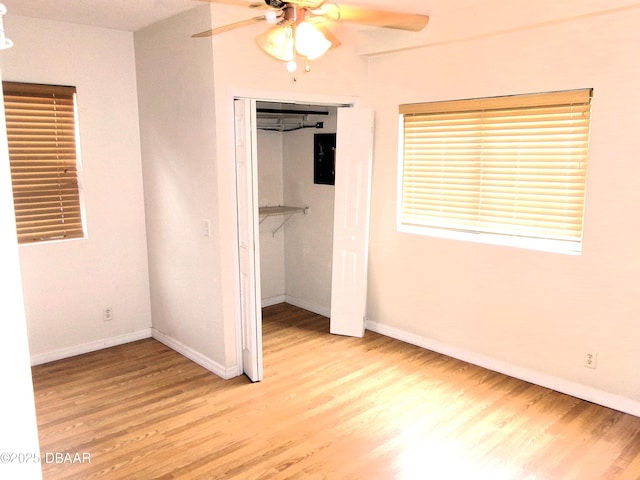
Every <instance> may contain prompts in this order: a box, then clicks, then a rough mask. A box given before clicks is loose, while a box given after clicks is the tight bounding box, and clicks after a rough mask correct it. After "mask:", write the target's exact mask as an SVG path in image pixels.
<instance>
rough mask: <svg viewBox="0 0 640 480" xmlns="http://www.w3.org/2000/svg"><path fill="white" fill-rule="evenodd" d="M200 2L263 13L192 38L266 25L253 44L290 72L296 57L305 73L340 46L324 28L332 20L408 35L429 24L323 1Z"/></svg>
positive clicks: (401, 15) (407, 15) (408, 15)
mask: <svg viewBox="0 0 640 480" xmlns="http://www.w3.org/2000/svg"><path fill="white" fill-rule="evenodd" d="M204 1H208V2H211V3H224V4H230V5H242V6H245V7H249V8H251V9H255V10H263V9H264V10H266V11H265V13H264V14H262V15H257V16H254V17H251V18H248V19H246V20H241V21H239V22H234V23H230V24H228V25H223V26H221V27H216V28H213V29H211V30H207V31H205V32H200V33H196V34H195V35H192V37H194V38H199V37H209V36H211V35H217V34H220V33H224V32H228V31H230V30H234V29H236V28H240V27H244V26H248V25H253V24H256V23H261V22H266V23H267V24H270V25H271V27H270V28H268V29H267V30H266V31H265V32H263V33H262V34H260V35H258V36H257V37H256V43H257V44H258V46H259V47H260V48H261V49H262V50H264V51H265V52H266V53H268V54H269V55H271V56H272V57H274V58H277V59H278V60H282V61H283V62H286V64H287V69H288V70H289V71H290V72H292V73H293V72H295V71H296V69H297V63H296V58H297V57H302V58H304V59H305V70H306V71H309V61H310V60H314V59H316V58H319V57H320V56H322V55H324V53H326V52H327V51H328V50H329V49H330V48H335V47H337V46H339V45H340V41H339V40H338V39H337V38H336V37H335V36H334V35H333V34H332V33H331V32H330V31H329V30H328V28H327V25H328V24H329V23H330V22H332V21H342V22H349V23H356V24H360V25H367V26H373V27H382V28H393V29H397V30H406V31H412V32H417V31H420V30H422V29H423V28H424V27H425V26H426V25H427V22H428V21H429V17H428V16H426V15H419V14H411V13H399V12H392V11H386V10H378V9H373V8H369V7H363V6H357V5H349V4H343V3H333V2H331V1H327V0H264V2H255V3H247V2H243V1H242V0H204Z"/></svg>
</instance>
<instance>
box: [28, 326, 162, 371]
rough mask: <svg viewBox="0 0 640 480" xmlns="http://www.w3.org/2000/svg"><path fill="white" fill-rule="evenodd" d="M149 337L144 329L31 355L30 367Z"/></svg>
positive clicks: (147, 331)
mask: <svg viewBox="0 0 640 480" xmlns="http://www.w3.org/2000/svg"><path fill="white" fill-rule="evenodd" d="M150 337H151V328H145V329H143V330H138V331H137V332H131V333H125V334H124V335H118V336H116V337H109V338H103V339H102V340H96V341H94V342H89V343H82V344H80V345H74V346H72V347H67V348H61V349H59V350H53V351H51V352H47V353H39V354H36V355H31V365H32V366H33V365H41V364H43V363H48V362H53V361H55V360H61V359H63V358H69V357H75V356H76V355H82V354H84V353H90V352H95V351H97V350H102V349H104V348H109V347H115V346H116V345H123V344H125V343H130V342H135V341H137V340H142V339H144V338H150Z"/></svg>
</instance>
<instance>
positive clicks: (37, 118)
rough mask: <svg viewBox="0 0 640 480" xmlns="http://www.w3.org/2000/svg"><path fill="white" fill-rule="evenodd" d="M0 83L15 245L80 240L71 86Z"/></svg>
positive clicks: (74, 121)
mask: <svg viewBox="0 0 640 480" xmlns="http://www.w3.org/2000/svg"><path fill="white" fill-rule="evenodd" d="M2 86H3V90H4V104H5V105H4V108H5V117H6V122H7V137H8V141H9V163H10V165H11V180H12V184H13V200H14V204H15V213H16V226H17V230H18V243H21V244H24V243H33V242H40V241H48V240H61V239H69V238H82V237H83V236H84V228H83V221H82V209H81V203H80V192H79V187H78V163H79V162H78V158H77V153H76V152H77V148H76V114H75V110H76V109H75V93H76V92H75V87H62V86H53V85H37V84H27V83H16V82H2Z"/></svg>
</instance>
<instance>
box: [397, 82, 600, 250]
mask: <svg viewBox="0 0 640 480" xmlns="http://www.w3.org/2000/svg"><path fill="white" fill-rule="evenodd" d="M590 99H591V90H590V89H588V90H578V91H571V92H558V93H548V94H536V95H524V96H513V97H498V98H492V99H478V100H463V101H455V102H436V103H430V104H417V105H402V106H401V107H400V113H401V114H402V115H403V124H404V145H403V150H404V158H403V176H402V206H401V223H403V224H405V225H414V226H424V227H436V228H444V229H453V230H461V231H471V232H474V233H493V234H502V235H515V236H520V237H531V238H544V239H553V240H564V241H568V242H580V241H581V239H582V224H583V210H584V198H585V183H586V171H587V158H588V144H589V125H590Z"/></svg>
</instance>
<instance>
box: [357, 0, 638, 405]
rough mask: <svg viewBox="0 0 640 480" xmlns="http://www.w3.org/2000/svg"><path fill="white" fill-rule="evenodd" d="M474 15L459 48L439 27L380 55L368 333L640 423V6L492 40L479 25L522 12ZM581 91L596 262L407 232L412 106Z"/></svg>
mask: <svg viewBox="0 0 640 480" xmlns="http://www.w3.org/2000/svg"><path fill="white" fill-rule="evenodd" d="M562 3H563V4H564V3H565V2H562ZM567 3H575V4H576V6H578V4H579V3H580V2H567ZM595 3H597V2H595ZM622 3H624V2H622ZM566 7H567V6H566V5H564V8H563V10H567V8H566ZM605 7H606V5H605ZM554 8H556V7H551V6H548V9H547V10H545V11H544V12H543V14H537V15H542V16H544V13H546V14H549V13H551V12H552V11H553V10H554ZM475 13H476V15H475V17H474V18H471V16H468V17H467V16H463V17H461V18H460V19H459V20H458V23H457V24H452V30H453V31H454V32H458V33H459V34H460V36H459V37H458V39H456V38H452V37H450V35H451V33H448V32H445V31H444V30H439V29H438V26H437V25H436V26H435V27H434V28H435V31H434V36H433V37H431V38H430V42H431V43H430V45H429V46H426V47H423V48H420V49H416V50H411V51H407V52H404V53H397V54H394V55H382V56H375V57H371V63H370V72H369V73H370V76H369V79H370V89H369V92H368V95H367V98H368V100H369V101H370V103H371V105H373V107H374V108H375V110H376V114H377V118H376V143H375V158H374V174H373V202H372V220H371V251H370V276H369V279H370V282H369V284H370V288H369V320H370V321H371V322H373V323H374V324H376V325H375V326H376V328H380V329H381V330H383V331H387V332H391V333H393V334H395V335H399V336H401V337H404V338H410V339H413V340H415V341H416V342H418V343H423V344H426V345H439V346H440V347H442V348H443V349H444V350H446V351H449V352H452V353H457V354H459V355H462V356H465V357H467V358H468V359H471V360H477V361H480V362H481V363H482V362H484V363H488V364H492V365H500V366H502V367H506V370H508V371H511V372H512V373H517V372H525V375H528V376H529V377H531V378H530V379H532V380H533V381H536V380H538V381H540V380H542V379H546V381H548V382H547V383H552V384H553V385H554V386H555V387H556V388H559V389H565V390H567V389H569V390H572V391H573V392H574V393H578V394H582V395H583V396H587V397H588V396H592V397H593V396H597V397H598V398H599V400H600V401H602V400H603V399H612V403H613V404H616V405H618V406H619V407H620V408H626V409H627V410H631V411H634V412H636V413H640V408H639V407H640V403H638V402H640V383H638V381H637V372H638V369H639V368H640V355H639V353H640V351H639V350H638V345H640V323H638V321H637V319H638V317H639V316H640V284H639V283H638V281H637V279H638V275H639V274H640V256H639V255H638V254H637V252H636V249H637V246H638V245H639V244H640V224H638V222H635V221H633V220H631V221H629V217H628V215H629V214H630V213H631V214H632V215H633V213H632V212H633V211H635V208H636V206H637V205H638V202H639V201H640V196H639V194H638V192H639V191H640V189H639V188H638V179H639V178H640V163H639V162H638V158H640V146H639V145H640V144H638V142H637V127H638V125H640V116H639V114H638V111H640V96H638V95H637V92H636V91H637V85H638V81H639V80H640V56H639V55H638V50H637V47H638V45H640V30H639V29H638V28H637V25H638V24H639V22H640V9H638V8H633V9H626V10H621V11H613V12H610V13H606V14H589V15H584V16H578V17H576V18H566V19H564V20H562V21H556V22H543V23H541V24H540V25H537V26H533V27H531V28H515V29H513V30H506V31H504V32H502V33H499V34H495V35H486V36H483V35H480V36H479V37H474V34H475V33H477V32H478V28H482V29H486V30H490V29H491V28H492V27H495V28H496V29H498V30H499V29H501V28H503V26H505V25H507V24H511V25H514V24H517V21H522V19H523V17H522V16H520V17H518V18H517V20H513V21H511V22H510V21H509V20H510V18H509V15H514V14H515V13H516V12H514V10H513V9H506V10H505V11H503V12H502V13H501V12H499V11H496V10H493V11H491V12H486V13H484V14H482V12H475ZM574 13H579V12H578V11H576V12H574ZM479 15H483V16H482V17H480V16H479ZM514 18H515V17H514ZM452 21H453V20H452ZM460 22H462V23H463V25H460ZM464 22H467V23H466V24H464ZM476 25H481V26H482V27H478V26H476ZM465 26H466V27H467V28H466V29H465V28H464V27H465ZM438 35H440V37H438ZM582 87H593V89H594V99H593V117H592V127H591V144H590V152H591V155H590V165H589V169H588V185H587V203H586V216H585V229H584V248H583V254H582V256H578V257H574V256H567V255H561V254H552V253H542V252H534V251H527V250H520V249H515V248H507V247H498V246H491V245H481V244H475V243H466V242H462V241H454V240H444V239H437V238H429V237H421V236H416V235H410V234H401V233H398V232H397V231H396V224H395V222H396V206H397V201H396V193H397V184H396V182H397V171H398V169H397V154H396V150H397V144H398V134H397V122H398V114H397V109H398V105H399V104H402V103H412V102H425V101H432V100H450V99H462V98H473V97H483V96H492V95H509V94H519V93H531V92H541V91H550V90H562V89H573V88H582ZM588 350H595V351H597V352H598V368H597V369H596V370H592V369H587V368H584V367H583V362H584V357H585V354H586V352H587V351H588ZM627 400H629V402H627Z"/></svg>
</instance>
